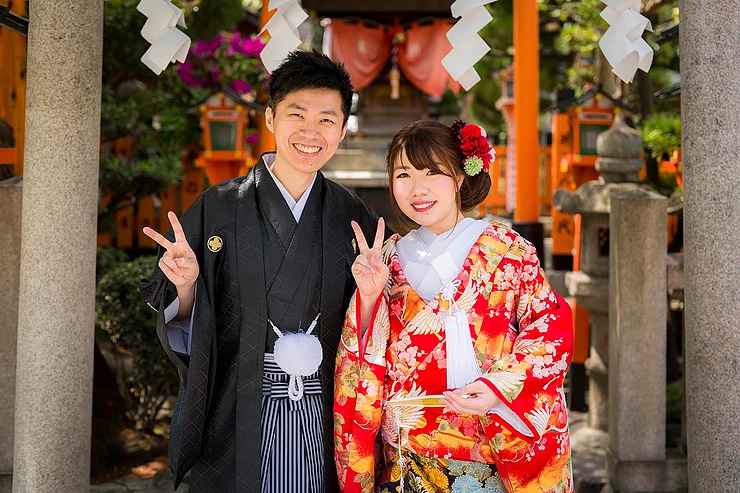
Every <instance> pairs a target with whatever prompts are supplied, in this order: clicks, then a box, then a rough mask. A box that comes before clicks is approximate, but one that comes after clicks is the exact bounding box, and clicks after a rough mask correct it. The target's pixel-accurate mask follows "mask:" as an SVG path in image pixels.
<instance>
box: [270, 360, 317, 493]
mask: <svg viewBox="0 0 740 493" xmlns="http://www.w3.org/2000/svg"><path fill="white" fill-rule="evenodd" d="M289 378H290V377H289V376H288V374H287V373H285V372H283V371H282V370H281V369H280V367H279V366H278V365H277V363H275V359H274V357H273V355H272V354H269V353H268V354H265V363H264V373H263V377H262V444H261V445H262V446H261V451H262V470H261V477H262V493H323V488H324V447H323V440H322V434H323V423H322V421H323V419H322V412H323V410H322V398H321V381H320V380H319V373H318V372H316V373H315V374H313V375H311V376H309V377H304V378H303V385H304V389H303V398H301V399H300V400H298V401H293V400H291V399H289V398H288V379H289Z"/></svg>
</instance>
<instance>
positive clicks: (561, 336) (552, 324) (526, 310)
mask: <svg viewBox="0 0 740 493" xmlns="http://www.w3.org/2000/svg"><path fill="white" fill-rule="evenodd" d="M518 274H519V279H520V283H519V289H518V302H517V313H516V319H517V320H516V321H517V323H518V328H519V330H518V335H517V337H516V340H515V341H514V347H513V350H512V352H511V353H509V354H508V355H506V356H504V357H503V358H501V359H500V360H498V361H497V362H496V363H495V364H494V366H493V368H492V369H491V371H490V372H489V373H487V374H485V375H483V376H482V377H481V378H480V380H481V381H482V382H484V383H486V384H487V385H488V386H489V387H490V388H491V389H492V390H493V392H494V393H495V394H496V395H497V396H498V398H499V399H500V400H501V403H502V405H503V406H506V407H507V408H508V409H505V412H504V413H498V414H494V415H491V418H492V419H491V420H490V421H491V422H490V424H489V425H488V426H486V432H487V435H488V436H489V437H490V438H492V439H494V437H495V435H496V433H497V432H499V431H501V426H505V427H506V428H507V429H508V430H509V431H510V432H511V434H513V435H514V436H515V437H518V438H521V439H523V440H525V442H528V443H532V442H535V441H537V440H539V439H540V437H541V436H542V435H543V434H544V433H545V431H546V430H547V429H548V426H549V425H554V421H556V419H551V418H552V417H553V416H555V415H561V413H560V411H561V410H560V406H563V405H564V399H563V398H562V385H563V380H564V378H565V375H566V373H567V371H568V367H569V365H570V360H571V355H572V345H573V332H572V331H573V329H572V316H571V311H570V307H569V306H568V304H567V303H566V302H565V300H564V299H563V298H562V297H561V296H559V295H558V294H557V293H556V292H555V291H553V290H552V289H550V286H549V285H548V284H547V282H546V280H545V277H544V273H543V271H542V269H541V268H540V264H539V260H538V259H537V253H536V250H535V248H534V247H533V246H531V245H529V244H528V245H527V246H526V248H525V252H524V255H523V257H522V263H521V271H520V272H519V273H518ZM507 413H508V414H509V415H510V416H511V414H512V413H513V415H515V417H514V416H511V418H510V419H508V420H507V419H502V418H501V417H502V416H506V414H507ZM517 424H518V425H519V426H516V425H517ZM522 424H523V425H524V426H522ZM525 430H528V432H526V433H525V432H524V431H525ZM495 442H496V441H495V440H494V444H495Z"/></svg>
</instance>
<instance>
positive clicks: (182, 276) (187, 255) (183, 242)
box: [143, 211, 200, 291]
mask: <svg viewBox="0 0 740 493" xmlns="http://www.w3.org/2000/svg"><path fill="white" fill-rule="evenodd" d="M167 217H168V218H169V220H170V224H171V225H172V231H173V232H174V233H175V242H174V243H172V242H171V241H170V240H168V239H167V238H165V237H164V236H162V235H161V234H159V233H157V232H156V231H154V230H153V229H152V228H144V230H143V231H144V234H145V235H147V236H148V237H149V238H151V239H152V240H154V241H155V242H156V243H157V244H158V245H159V246H161V247H162V248H164V249H165V250H167V251H166V252H165V253H164V255H162V258H161V259H159V268H160V269H161V270H162V272H164V275H165V276H167V279H169V280H170V282H171V283H172V284H174V285H175V287H177V288H178V291H179V290H180V289H182V288H186V289H187V288H190V287H192V286H193V285H194V284H195V281H196V280H197V279H198V274H199V273H200V268H199V267H198V259H197V258H196V257H195V253H194V252H193V249H192V248H190V245H189V244H188V240H187V239H186V238H185V232H184V231H183V229H182V225H180V221H178V219H177V216H176V215H175V213H174V212H172V211H170V212H169V213H168V214H167Z"/></svg>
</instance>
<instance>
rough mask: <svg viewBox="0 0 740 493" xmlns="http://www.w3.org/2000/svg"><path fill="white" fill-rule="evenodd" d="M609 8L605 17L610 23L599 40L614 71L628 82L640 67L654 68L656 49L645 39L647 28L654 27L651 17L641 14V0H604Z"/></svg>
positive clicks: (643, 68)
mask: <svg viewBox="0 0 740 493" xmlns="http://www.w3.org/2000/svg"><path fill="white" fill-rule="evenodd" d="M602 2H604V3H605V4H606V8H605V9H604V10H603V11H602V12H601V17H602V19H604V20H605V21H606V22H607V23H609V29H607V31H606V33H604V36H603V37H602V38H601V40H600V41H599V46H600V47H601V51H602V52H603V53H604V56H605V57H606V60H607V61H608V62H609V65H611V66H612V69H613V70H614V73H615V74H617V76H618V77H619V78H620V79H622V80H623V81H624V82H632V80H633V79H634V78H635V74H636V73H637V69H638V68H639V69H640V70H642V71H643V72H647V71H648V70H650V66H651V65H652V64H653V49H652V48H651V47H650V45H649V44H647V42H646V41H645V40H644V39H642V34H643V32H645V30H646V29H647V30H648V31H652V30H653V28H652V26H651V25H650V21H649V20H648V19H647V17H645V16H643V15H641V14H640V0H602Z"/></svg>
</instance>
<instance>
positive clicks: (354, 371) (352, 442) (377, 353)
mask: <svg viewBox="0 0 740 493" xmlns="http://www.w3.org/2000/svg"><path fill="white" fill-rule="evenodd" d="M361 303H363V300H361V298H360V293H359V291H356V292H355V295H354V296H353V297H352V300H351V301H350V304H349V309H348V310H347V315H346V317H345V320H344V326H343V329H342V337H341V340H340V342H339V348H338V351H337V359H336V371H335V376H334V378H335V381H334V458H335V461H336V466H337V475H338V477H339V485H340V489H341V491H342V492H362V493H365V492H367V493H370V492H372V491H373V488H374V481H375V461H376V457H375V438H376V436H377V433H378V429H379V428H380V418H381V414H382V410H383V379H384V378H385V371H386V364H385V350H386V346H387V344H388V333H389V319H388V304H387V301H386V299H385V297H384V296H380V297H379V299H378V300H377V301H375V306H374V309H373V315H372V317H371V320H370V323H369V324H368V325H367V326H368V329H367V331H366V332H365V336H364V338H363V337H362V334H361V330H362V320H360V317H361V315H360V314H361V312H362V311H361V310H360V306H361Z"/></svg>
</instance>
